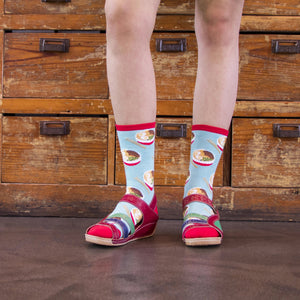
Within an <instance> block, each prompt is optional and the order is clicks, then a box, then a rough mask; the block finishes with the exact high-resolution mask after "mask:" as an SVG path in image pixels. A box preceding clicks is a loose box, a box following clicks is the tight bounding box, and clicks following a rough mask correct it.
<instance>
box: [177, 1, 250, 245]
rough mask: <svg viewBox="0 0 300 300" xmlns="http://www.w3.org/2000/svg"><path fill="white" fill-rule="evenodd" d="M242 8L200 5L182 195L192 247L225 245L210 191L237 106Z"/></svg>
mask: <svg viewBox="0 0 300 300" xmlns="http://www.w3.org/2000/svg"><path fill="white" fill-rule="evenodd" d="M243 2H244V1H243V0H196V7H195V32H196V37H197V42H198V72H197V79H196V85H195V93H194V105H193V127H192V133H193V143H192V146H191V163H190V169H189V171H190V176H189V179H188V180H187V183H186V185H185V189H184V199H185V200H184V205H183V206H184V225H183V239H184V241H185V242H186V244H190V245H197V244H210V243H211V244H218V243H220V242H221V236H222V232H221V231H222V229H221V226H220V223H219V222H218V220H217V218H216V217H211V216H213V215H216V211H214V209H213V208H212V202H211V201H212V199H213V193H212V187H213V179H214V174H215V171H216V169H217V166H218V163H219V161H220V158H221V155H222V151H223V147H224V144H225V141H226V138H227V135H228V131H227V130H228V128H229V126H230V122H231V118H232V114H233V110H234V105H235V101H236V95H237V85H238V70H239V69H238V67H239V47H238V44H239V43H238V42H239V28H240V21H241V15H242V10H243ZM195 195H196V196H195ZM199 195H200V196H199ZM207 199H208V200H207ZM203 202H205V203H203ZM210 217H211V218H210ZM208 223H209V225H207V224H208ZM214 225H215V226H214Z"/></svg>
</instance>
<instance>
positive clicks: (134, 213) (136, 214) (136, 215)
mask: <svg viewBox="0 0 300 300" xmlns="http://www.w3.org/2000/svg"><path fill="white" fill-rule="evenodd" d="M130 217H131V220H132V222H133V224H134V226H136V225H137V224H139V223H140V222H141V221H142V219H143V214H142V212H141V211H140V210H139V209H138V208H136V207H135V208H133V209H132V210H131V211H130Z"/></svg>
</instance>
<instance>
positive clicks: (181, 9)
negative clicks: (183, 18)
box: [158, 0, 300, 15]
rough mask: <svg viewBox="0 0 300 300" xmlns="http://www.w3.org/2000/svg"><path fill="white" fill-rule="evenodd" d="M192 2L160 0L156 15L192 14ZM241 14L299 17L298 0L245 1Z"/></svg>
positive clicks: (193, 6) (193, 5) (193, 4)
mask: <svg viewBox="0 0 300 300" xmlns="http://www.w3.org/2000/svg"><path fill="white" fill-rule="evenodd" d="M194 8H195V1H194V0H186V1H182V0H161V3H160V7H159V10H158V13H161V14H163V13H165V14H170V13H171V14H193V13H194ZM243 13H244V14H246V15H251V14H253V15H300V7H299V0H285V1H274V0H271V1H270V0H259V1H258V0H245V4H244V10H243Z"/></svg>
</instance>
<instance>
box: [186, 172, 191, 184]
mask: <svg viewBox="0 0 300 300" xmlns="http://www.w3.org/2000/svg"><path fill="white" fill-rule="evenodd" d="M190 179H191V172H190V171H189V175H188V177H187V179H186V181H185V184H187V183H188V182H189V181H190Z"/></svg>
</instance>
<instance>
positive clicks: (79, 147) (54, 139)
mask: <svg viewBox="0 0 300 300" xmlns="http://www.w3.org/2000/svg"><path fill="white" fill-rule="evenodd" d="M41 121H47V122H48V121H55V122H56V123H54V124H51V123H46V124H44V125H45V128H46V131H52V130H59V131H63V129H64V127H63V126H64V125H67V124H66V123H62V122H70V123H69V126H70V132H69V133H68V130H67V131H66V132H64V134H65V135H44V133H43V132H40V122H41ZM57 122H58V123H57ZM107 130H108V125H107V118H104V117H103V118H100V117H94V118H91V117H46V116H45V117H35V116H34V117H28V116H26V117H22V116H4V117H3V127H2V131H3V137H2V182H5V183H6V182H7V183H8V182H18V183H49V184H50V183H52V184H54V183H65V184H72V183H73V184H106V177H107V175H106V174H107ZM50 133H51V132H50ZM60 133H63V132H60Z"/></svg>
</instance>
